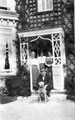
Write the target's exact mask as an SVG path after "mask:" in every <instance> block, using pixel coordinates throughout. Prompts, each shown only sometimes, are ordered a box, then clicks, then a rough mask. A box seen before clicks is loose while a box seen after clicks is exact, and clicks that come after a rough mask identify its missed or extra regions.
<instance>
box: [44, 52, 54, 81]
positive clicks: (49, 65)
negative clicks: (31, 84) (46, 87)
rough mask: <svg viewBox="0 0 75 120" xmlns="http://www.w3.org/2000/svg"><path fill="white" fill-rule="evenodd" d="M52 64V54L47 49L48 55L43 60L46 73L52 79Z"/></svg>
mask: <svg viewBox="0 0 75 120" xmlns="http://www.w3.org/2000/svg"><path fill="white" fill-rule="evenodd" d="M52 64H53V56H52V54H51V52H50V51H48V56H47V57H46V60H45V65H46V67H47V74H48V75H49V76H50V79H52Z"/></svg>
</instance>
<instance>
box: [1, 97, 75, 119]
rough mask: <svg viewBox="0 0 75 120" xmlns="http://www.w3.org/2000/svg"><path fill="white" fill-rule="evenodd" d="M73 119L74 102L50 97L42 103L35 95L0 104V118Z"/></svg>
mask: <svg viewBox="0 0 75 120" xmlns="http://www.w3.org/2000/svg"><path fill="white" fill-rule="evenodd" d="M42 119H43V120H75V102H73V101H70V100H59V99H54V100H53V99H50V98H49V101H48V102H46V103H44V102H42V103H40V102H38V101H37V97H28V98H26V97H25V98H19V99H18V100H16V101H13V102H11V103H8V104H0V120H42Z"/></svg>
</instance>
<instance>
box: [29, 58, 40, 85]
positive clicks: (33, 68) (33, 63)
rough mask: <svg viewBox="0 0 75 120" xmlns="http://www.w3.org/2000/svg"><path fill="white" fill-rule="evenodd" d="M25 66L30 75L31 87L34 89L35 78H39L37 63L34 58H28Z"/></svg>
mask: <svg viewBox="0 0 75 120" xmlns="http://www.w3.org/2000/svg"><path fill="white" fill-rule="evenodd" d="M27 64H28V66H29V69H30V72H31V73H30V74H31V77H32V84H33V87H36V84H37V78H38V76H39V63H38V60H37V59H36V58H33V59H32V58H30V59H29V61H28V63H27Z"/></svg>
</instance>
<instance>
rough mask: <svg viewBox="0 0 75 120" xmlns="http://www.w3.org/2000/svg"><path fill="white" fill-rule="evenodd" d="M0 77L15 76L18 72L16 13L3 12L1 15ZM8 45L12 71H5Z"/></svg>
mask: <svg viewBox="0 0 75 120" xmlns="http://www.w3.org/2000/svg"><path fill="white" fill-rule="evenodd" d="M0 18H1V20H0V75H3V76H4V75H15V74H16V72H17V64H16V61H17V58H16V46H15V43H14V41H15V40H16V28H15V27H16V20H17V17H16V13H15V14H13V13H11V12H10V11H9V12H8V11H5V13H4V12H3V14H2V11H1V13H0ZM6 44H8V50H9V52H8V53H9V54H8V56H9V64H10V69H5V57H6Z"/></svg>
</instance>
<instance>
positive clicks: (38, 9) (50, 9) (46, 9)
mask: <svg viewBox="0 0 75 120" xmlns="http://www.w3.org/2000/svg"><path fill="white" fill-rule="evenodd" d="M43 1H44V3H45V9H44V10H43V9H42V10H40V8H39V0H37V11H38V12H46V11H52V10H53V0H51V1H52V5H51V6H52V7H51V8H49V9H48V8H47V1H46V0H43ZM42 8H43V6H42Z"/></svg>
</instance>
